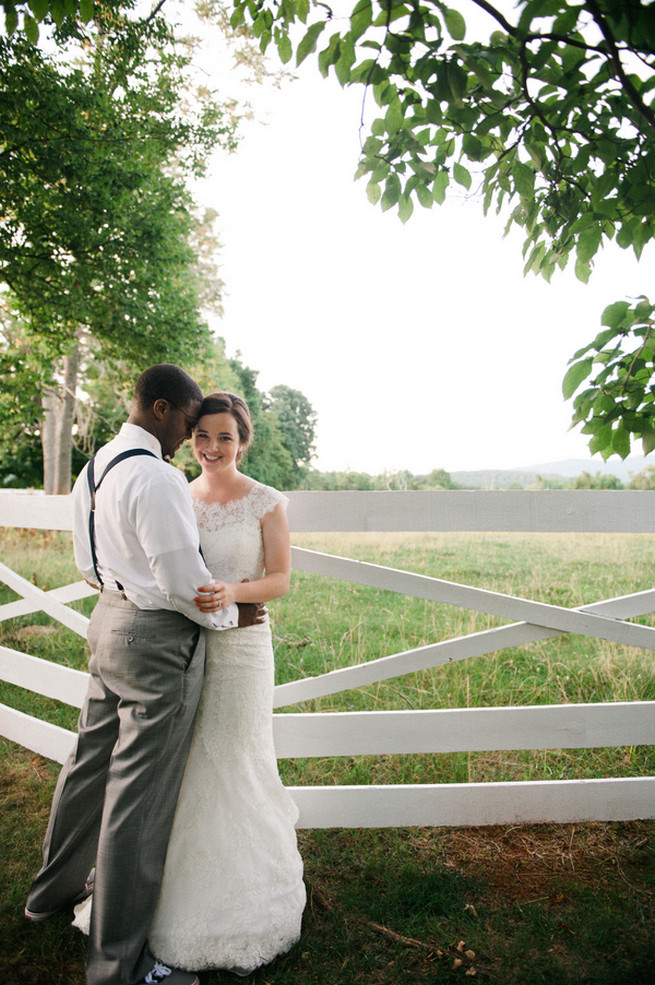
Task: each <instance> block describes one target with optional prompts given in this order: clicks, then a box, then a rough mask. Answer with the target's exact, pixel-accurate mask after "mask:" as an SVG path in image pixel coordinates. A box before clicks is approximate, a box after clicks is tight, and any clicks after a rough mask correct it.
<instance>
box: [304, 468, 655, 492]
mask: <svg viewBox="0 0 655 985" xmlns="http://www.w3.org/2000/svg"><path fill="white" fill-rule="evenodd" d="M455 474H457V473H455ZM301 488H302V489H309V490H326V491H332V490H360V491H366V490H376V489H397V490H420V489H655V465H649V466H647V467H646V468H645V469H644V470H643V471H642V472H639V473H638V474H637V475H634V476H632V477H631V479H630V481H629V482H627V483H624V482H623V481H622V480H621V479H620V478H619V477H618V476H616V475H612V474H604V473H601V472H595V473H594V474H592V473H591V472H581V473H580V475H578V476H576V477H575V478H568V477H565V476H557V475H539V474H537V473H528V472H510V471H505V472H503V471H498V472H480V473H466V481H465V482H457V481H455V480H454V479H453V478H452V476H451V474H450V473H449V472H446V470H445V469H433V471H432V472H430V473H429V474H428V475H414V474H413V473H412V472H408V471H406V470H399V471H397V472H383V473H381V474H380V475H369V474H368V473H367V472H351V471H345V472H318V471H310V472H308V473H307V475H306V476H305V478H304V480H303V481H302V484H301Z"/></svg>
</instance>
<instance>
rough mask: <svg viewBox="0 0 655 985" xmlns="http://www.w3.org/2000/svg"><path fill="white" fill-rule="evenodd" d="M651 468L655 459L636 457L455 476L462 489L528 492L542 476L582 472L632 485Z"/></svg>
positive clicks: (566, 476) (570, 475)
mask: <svg viewBox="0 0 655 985" xmlns="http://www.w3.org/2000/svg"><path fill="white" fill-rule="evenodd" d="M647 465H655V457H654V458H644V456H643V455H634V456H632V457H631V458H626V459H625V461H621V460H620V459H616V460H615V459H612V460H610V461H609V462H604V461H603V460H602V458H599V459H588V458H569V459H566V461H562V462H543V463H541V464H540V465H525V466H522V467H519V468H516V469H480V470H477V471H472V470H471V471H462V472H451V473H450V477H451V479H452V480H453V482H456V483H458V485H460V486H469V487H471V486H472V487H477V488H479V489H508V488H509V487H510V486H512V485H518V486H522V487H523V488H525V487H526V486H533V485H535V484H536V482H537V479H538V477H539V476H541V477H542V478H544V479H555V480H557V479H562V480H566V479H574V478H576V476H578V475H581V474H582V472H589V474H590V475H595V474H596V472H600V473H601V475H615V476H617V477H618V478H619V479H620V480H621V482H629V481H630V478H631V476H632V475H636V474H637V473H638V472H643V470H644V469H645V468H646V466H647Z"/></svg>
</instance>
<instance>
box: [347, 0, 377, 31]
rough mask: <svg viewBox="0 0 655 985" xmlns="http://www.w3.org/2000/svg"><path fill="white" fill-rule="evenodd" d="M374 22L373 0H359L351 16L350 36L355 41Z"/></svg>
mask: <svg viewBox="0 0 655 985" xmlns="http://www.w3.org/2000/svg"><path fill="white" fill-rule="evenodd" d="M372 23H373V8H372V5H371V0H357V6H356V7H355V9H354V10H353V12H352V16H351V18H350V36H351V39H352V40H353V41H356V40H357V38H360V37H361V36H362V34H363V33H364V31H365V30H366V29H367V27H370V25H371V24H372Z"/></svg>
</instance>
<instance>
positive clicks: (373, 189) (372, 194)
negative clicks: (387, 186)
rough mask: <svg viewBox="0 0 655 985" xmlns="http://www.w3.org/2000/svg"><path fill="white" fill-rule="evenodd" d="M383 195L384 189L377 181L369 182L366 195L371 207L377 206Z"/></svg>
mask: <svg viewBox="0 0 655 985" xmlns="http://www.w3.org/2000/svg"><path fill="white" fill-rule="evenodd" d="M381 194H382V189H381V188H380V186H379V185H378V184H377V182H375V181H369V183H368V185H367V186H366V195H367V198H368V200H369V202H370V203H371V205H377V204H378V202H379V201H380V195H381Z"/></svg>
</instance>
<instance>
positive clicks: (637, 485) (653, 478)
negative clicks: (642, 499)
mask: <svg viewBox="0 0 655 985" xmlns="http://www.w3.org/2000/svg"><path fill="white" fill-rule="evenodd" d="M628 489H655V465H648V466H647V467H646V468H645V469H644V470H643V472H638V473H637V475H632V476H631V477H630V482H629V483H628Z"/></svg>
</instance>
